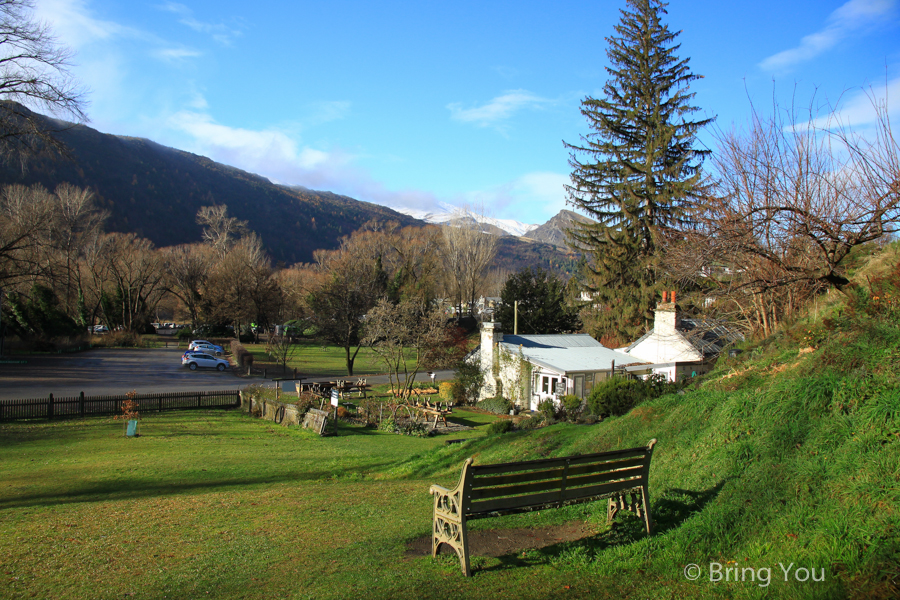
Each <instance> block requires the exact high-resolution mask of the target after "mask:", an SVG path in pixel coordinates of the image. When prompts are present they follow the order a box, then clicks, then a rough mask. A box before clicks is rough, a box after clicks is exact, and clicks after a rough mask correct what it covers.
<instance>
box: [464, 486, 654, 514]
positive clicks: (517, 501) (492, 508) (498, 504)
mask: <svg viewBox="0 0 900 600" xmlns="http://www.w3.org/2000/svg"><path fill="white" fill-rule="evenodd" d="M640 485H641V480H640V479H632V480H627V481H615V482H612V483H603V484H600V485H594V486H591V487H586V488H580V489H578V490H571V491H570V490H566V492H567V493H565V494H560V492H559V491H558V490H557V491H555V492H544V493H540V494H530V495H527V496H514V497H512V498H495V499H492V500H481V501H476V502H472V503H470V504H469V507H468V510H466V513H467V514H469V515H474V514H478V513H490V512H497V511H501V510H510V509H519V508H528V507H531V506H535V505H539V504H546V503H553V502H565V501H572V500H577V499H581V498H584V499H588V498H592V497H594V496H602V495H604V494H613V493H615V492H618V491H621V490H630V489H634V488H636V487H640Z"/></svg>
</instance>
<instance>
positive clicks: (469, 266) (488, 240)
mask: <svg viewBox="0 0 900 600" xmlns="http://www.w3.org/2000/svg"><path fill="white" fill-rule="evenodd" d="M441 232H442V234H443V239H442V242H443V243H442V254H443V258H444V268H445V273H446V277H447V278H448V284H449V285H448V288H449V292H450V296H451V297H452V298H453V300H454V302H455V304H456V306H457V308H458V309H460V310H459V311H458V312H460V313H461V312H462V310H461V309H462V307H463V306H465V309H466V311H467V313H468V314H473V311H474V308H475V302H476V301H477V300H478V295H479V292H480V291H481V290H482V283H483V280H484V277H483V276H484V273H485V271H486V270H487V268H488V267H489V266H490V264H491V262H492V261H493V260H494V256H495V255H496V254H497V236H496V235H493V234H490V233H486V232H485V231H484V219H483V217H482V218H481V221H479V217H478V216H476V217H472V216H470V212H469V211H468V210H466V209H461V210H460V211H458V212H457V213H456V215H455V216H454V218H453V219H452V220H451V222H450V223H449V224H448V225H445V226H443V227H442V228H441Z"/></svg>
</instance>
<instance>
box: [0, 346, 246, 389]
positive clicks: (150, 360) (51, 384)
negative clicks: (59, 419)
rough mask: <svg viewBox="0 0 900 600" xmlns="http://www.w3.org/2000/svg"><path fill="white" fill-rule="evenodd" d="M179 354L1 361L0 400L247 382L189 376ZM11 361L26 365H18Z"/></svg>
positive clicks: (121, 352)
mask: <svg viewBox="0 0 900 600" xmlns="http://www.w3.org/2000/svg"><path fill="white" fill-rule="evenodd" d="M183 353H184V351H183V350H179V349H175V348H171V349H156V350H131V349H103V348H98V349H95V350H90V351H87V352H79V353H76V354H65V355H49V356H25V357H17V356H13V357H6V360H5V361H4V362H3V363H0V400H9V399H13V398H40V397H43V396H48V395H49V394H53V395H54V396H77V395H78V394H79V393H80V392H84V393H85V395H102V394H124V393H127V392H130V391H131V390H136V391H138V392H141V393H147V392H175V391H194V390H216V389H235V388H242V387H244V386H245V385H246V384H247V382H246V381H245V380H243V379H241V378H239V377H236V376H235V375H234V374H232V373H231V371H230V370H228V371H225V372H222V373H220V372H218V371H216V370H214V369H198V370H197V371H190V370H188V368H187V367H184V366H182V365H181V355H182V354H183ZM14 361H25V364H17V363H16V362H14Z"/></svg>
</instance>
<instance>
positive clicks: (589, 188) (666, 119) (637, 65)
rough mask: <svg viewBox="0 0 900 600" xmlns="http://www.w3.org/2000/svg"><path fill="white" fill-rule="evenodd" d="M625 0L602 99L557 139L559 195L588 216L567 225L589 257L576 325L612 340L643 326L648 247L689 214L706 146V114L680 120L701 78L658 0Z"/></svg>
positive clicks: (654, 268) (652, 281)
mask: <svg viewBox="0 0 900 600" xmlns="http://www.w3.org/2000/svg"><path fill="white" fill-rule="evenodd" d="M627 3H628V8H629V10H622V11H621V13H622V18H621V21H620V22H619V24H618V25H616V27H615V30H616V34H617V35H614V36H611V37H609V38H607V42H608V43H609V48H608V49H607V51H606V54H607V57H608V58H609V62H610V66H609V67H607V72H608V73H609V75H610V78H609V80H608V81H607V82H606V85H605V86H604V88H603V92H604V96H605V97H603V98H591V97H587V98H585V99H584V101H583V102H582V106H581V112H582V114H583V115H584V116H585V117H586V118H587V120H588V124H589V127H590V130H591V131H590V133H588V134H587V135H583V136H581V143H580V144H577V145H576V144H566V147H567V148H568V149H569V150H570V153H571V154H570V160H569V164H570V165H571V167H572V174H571V181H572V184H571V185H569V186H566V189H567V191H568V194H569V203H570V204H572V205H574V206H575V207H576V208H579V209H581V210H582V211H584V212H585V213H587V214H588V215H589V216H591V217H593V218H594V219H596V221H597V222H596V223H590V224H576V226H575V228H573V229H572V230H570V231H569V235H570V237H571V238H572V240H573V241H574V242H575V243H576V244H577V245H578V246H579V247H580V248H582V249H584V250H585V251H586V252H587V253H588V254H589V255H590V257H591V260H589V261H587V262H586V263H585V264H586V267H587V268H586V269H585V271H584V272H583V274H582V275H583V277H582V281H583V284H584V286H585V288H586V289H587V290H588V291H590V292H592V293H593V297H594V300H593V303H592V306H593V312H592V314H591V315H586V318H585V324H586V325H587V326H589V327H590V328H591V329H592V330H593V331H592V333H594V334H595V335H599V336H606V337H607V339H610V338H613V339H615V338H619V340H620V341H627V340H629V339H633V338H635V337H637V336H639V335H640V334H641V333H643V331H644V330H645V329H646V327H647V326H648V325H649V323H650V322H651V319H652V308H653V304H654V302H655V299H656V298H657V296H658V292H659V291H660V290H662V289H669V288H668V287H667V286H666V282H665V281H664V277H665V275H664V274H663V273H661V272H660V269H659V267H658V254H659V251H660V248H661V243H662V240H663V236H664V235H665V234H666V232H668V231H671V230H673V229H677V228H678V227H679V226H681V225H683V224H684V223H685V222H687V221H688V220H689V219H690V211H691V207H692V205H693V201H694V199H695V198H696V196H697V194H698V191H699V188H700V185H701V171H700V163H701V162H702V159H703V157H704V156H705V155H706V154H707V153H708V151H707V150H696V149H694V147H693V146H694V142H695V135H696V133H697V131H698V130H699V129H700V128H701V127H703V126H705V125H707V124H708V123H709V122H711V121H712V119H702V120H696V121H692V120H690V117H691V115H692V113H694V112H696V111H698V110H699V109H698V108H697V107H695V106H692V105H691V100H692V98H693V96H694V94H693V93H691V92H689V91H688V90H689V84H690V82H692V81H693V80H695V79H699V78H700V77H701V76H699V75H695V74H693V73H692V72H691V70H690V68H689V67H688V59H679V58H678V57H677V56H676V55H675V52H676V51H677V50H678V49H679V45H678V44H676V43H675V38H676V37H677V36H678V33H672V32H670V31H669V29H668V26H667V25H666V24H664V23H663V22H662V20H661V19H662V17H663V15H665V14H666V10H665V7H666V6H667V4H666V3H664V2H661V1H659V0H627Z"/></svg>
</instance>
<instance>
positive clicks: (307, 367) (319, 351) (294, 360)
mask: <svg viewBox="0 0 900 600" xmlns="http://www.w3.org/2000/svg"><path fill="white" fill-rule="evenodd" d="M243 346H244V348H246V349H247V351H248V352H250V353H251V354H252V355H253V361H254V364H256V365H260V364H262V363H273V364H274V362H275V361H274V360H273V359H272V357H270V356H269V355H268V354H266V345H265V344H243ZM295 346H296V350H294V353H293V356H292V357H291V359H290V360H289V361H288V369H289V370H293V369H297V372H298V374H303V375H309V376H313V377H346V376H347V356H346V354H345V352H344V349H343V348H339V347H337V346H333V345H330V344H328V345H326V344H323V343H322V342H317V341H313V340H299V341H298V342H297V343H296V344H295ZM351 354H352V350H351ZM275 368H276V369H280V368H281V367H280V365H279V366H278V367H275ZM386 372H387V369H386V367H385V366H384V363H382V362H381V360H380V359H379V358H378V355H377V354H375V353H374V352H373V351H372V349H371V348H361V349H360V351H359V354H358V355H357V356H356V360H355V361H354V363H353V374H354V376H362V375H372V374H376V373H386Z"/></svg>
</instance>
